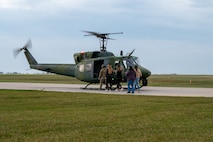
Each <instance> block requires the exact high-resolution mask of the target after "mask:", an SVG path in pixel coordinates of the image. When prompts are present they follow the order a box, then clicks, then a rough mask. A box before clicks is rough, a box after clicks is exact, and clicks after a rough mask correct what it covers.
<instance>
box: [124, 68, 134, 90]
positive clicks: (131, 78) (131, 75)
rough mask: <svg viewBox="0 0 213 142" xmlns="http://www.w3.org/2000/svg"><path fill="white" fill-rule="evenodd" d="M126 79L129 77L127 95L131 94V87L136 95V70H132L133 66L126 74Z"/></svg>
mask: <svg viewBox="0 0 213 142" xmlns="http://www.w3.org/2000/svg"><path fill="white" fill-rule="evenodd" d="M126 77H127V86H128V92H127V93H130V87H131V91H132V93H134V91H135V79H136V73H135V71H134V69H133V68H132V66H130V67H129V70H128V72H127V73H126Z"/></svg>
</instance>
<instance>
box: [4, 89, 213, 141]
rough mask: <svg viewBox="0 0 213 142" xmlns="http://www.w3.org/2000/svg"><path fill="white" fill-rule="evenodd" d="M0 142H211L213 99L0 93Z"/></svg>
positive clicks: (212, 137)
mask: <svg viewBox="0 0 213 142" xmlns="http://www.w3.org/2000/svg"><path fill="white" fill-rule="evenodd" d="M0 114H1V115H0V141H4V142H5V141H6V142H7V141H8V142H10V141H41V142H42V141H45V142H46V141H47V142H48V141H51V142H54V141H68V142H69V141H83V142H84V141H140V142H141V141H150V142H159V141H160V142H165V141H169V142H171V141H172V142H179V141H183V142H184V141H185V142H186V141H187V142H188V141H189V142H190V141H191V142H194V141H196V142H199V141H200V142H203V141H209V142H210V141H212V140H213V99H212V98H190V97H148V96H131V95H129V96H126V95H124V96H123V95H104V94H86V93H59V92H44V91H11V90H0Z"/></svg>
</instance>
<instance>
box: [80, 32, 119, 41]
mask: <svg viewBox="0 0 213 142" xmlns="http://www.w3.org/2000/svg"><path fill="white" fill-rule="evenodd" d="M83 32H86V33H88V34H89V35H84V36H92V35H94V36H96V37H98V38H102V39H107V36H108V35H110V34H123V32H117V33H97V32H92V31H83Z"/></svg>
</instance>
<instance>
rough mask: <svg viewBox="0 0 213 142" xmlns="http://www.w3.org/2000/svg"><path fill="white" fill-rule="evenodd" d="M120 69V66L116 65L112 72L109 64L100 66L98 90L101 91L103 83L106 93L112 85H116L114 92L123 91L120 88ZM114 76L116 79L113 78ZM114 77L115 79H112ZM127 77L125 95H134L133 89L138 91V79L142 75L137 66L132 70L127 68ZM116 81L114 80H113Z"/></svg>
mask: <svg viewBox="0 0 213 142" xmlns="http://www.w3.org/2000/svg"><path fill="white" fill-rule="evenodd" d="M122 71H123V69H122V67H121V66H120V64H117V65H116V69H115V70H113V68H112V66H111V65H110V64H108V65H107V67H106V66H105V65H102V69H101V70H100V72H99V77H98V79H99V80H100V87H99V89H100V90H101V89H102V85H103V83H105V84H106V91H109V90H112V85H113V84H117V87H116V89H115V91H119V90H121V91H123V88H122V86H121V81H122V80H123V76H122ZM114 74H115V75H116V77H115V76H114ZM114 77H115V78H114ZM126 77H127V86H128V92H127V93H130V92H132V93H134V92H135V89H138V91H140V83H139V81H140V78H141V77H142V73H141V71H140V69H138V66H135V67H134V69H133V67H132V66H130V67H129V70H128V71H127V73H126ZM115 79H116V80H115Z"/></svg>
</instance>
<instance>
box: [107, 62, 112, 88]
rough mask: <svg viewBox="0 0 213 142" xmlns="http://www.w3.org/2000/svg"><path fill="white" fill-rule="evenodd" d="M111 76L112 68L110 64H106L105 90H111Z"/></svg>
mask: <svg viewBox="0 0 213 142" xmlns="http://www.w3.org/2000/svg"><path fill="white" fill-rule="evenodd" d="M112 77H113V68H112V66H111V65H110V64H108V65H107V70H106V91H109V89H110V90H112Z"/></svg>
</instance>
